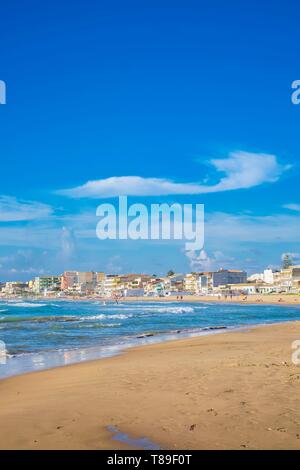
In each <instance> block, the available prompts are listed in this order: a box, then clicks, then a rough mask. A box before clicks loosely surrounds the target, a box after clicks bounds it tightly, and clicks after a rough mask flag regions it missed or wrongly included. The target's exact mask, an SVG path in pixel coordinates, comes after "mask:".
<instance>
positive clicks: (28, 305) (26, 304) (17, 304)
mask: <svg viewBox="0 0 300 470" xmlns="http://www.w3.org/2000/svg"><path fill="white" fill-rule="evenodd" d="M10 306H11V307H22V308H37V307H46V306H47V304H36V303H34V304H33V303H29V302H14V303H13V302H12V303H11V304H10Z"/></svg>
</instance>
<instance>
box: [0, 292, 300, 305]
mask: <svg viewBox="0 0 300 470" xmlns="http://www.w3.org/2000/svg"><path fill="white" fill-rule="evenodd" d="M2 300H3V301H4V302H7V301H16V300H20V301H38V302H40V301H55V302H56V301H58V302H60V301H61V302H64V301H65V302H105V303H107V304H110V303H112V304H115V303H120V304H121V303H122V302H132V303H135V302H153V303H156V302H162V303H163V302H166V303H168V302H174V303H181V302H184V303H189V302H190V303H202V302H203V303H220V304H240V305H285V306H291V305H295V306H297V305H299V306H300V294H248V295H247V296H246V295H233V297H232V298H230V296H227V298H225V296H218V295H203V296H198V295H186V296H183V298H182V299H178V298H177V297H176V296H166V297H120V298H118V299H117V301H116V299H113V298H107V297H94V296H84V297H80V296H66V297H51V296H47V297H43V296H41V297H39V296H38V297H36V296H33V297H26V296H24V297H18V296H8V297H7V296H6V297H0V302H1V301H2Z"/></svg>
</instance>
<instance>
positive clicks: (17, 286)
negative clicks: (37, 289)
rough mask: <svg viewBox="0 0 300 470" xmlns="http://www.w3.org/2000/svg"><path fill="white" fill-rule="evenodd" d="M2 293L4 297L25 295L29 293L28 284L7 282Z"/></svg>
mask: <svg viewBox="0 0 300 470" xmlns="http://www.w3.org/2000/svg"><path fill="white" fill-rule="evenodd" d="M1 293H2V294H3V295H24V294H28V293H29V287H28V282H19V281H9V282H5V283H4V285H3V287H2V291H1Z"/></svg>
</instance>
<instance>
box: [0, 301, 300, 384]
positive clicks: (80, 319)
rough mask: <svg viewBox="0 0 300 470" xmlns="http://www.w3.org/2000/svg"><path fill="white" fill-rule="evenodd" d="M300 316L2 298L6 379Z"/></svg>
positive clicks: (250, 309) (1, 365) (299, 309)
mask: <svg viewBox="0 0 300 470" xmlns="http://www.w3.org/2000/svg"><path fill="white" fill-rule="evenodd" d="M299 319H300V306H297V305H295V306H293V305H291V306H285V305H264V304H256V305H254V304H253V305H250V304H236V303H234V304H230V303H221V302H216V303H215V302H211V303H209V302H208V303H207V302H205V303H204V302H197V303H195V302H188V301H184V302H168V301H161V302H160V301H147V302H132V303H130V302H122V301H120V302H119V303H115V302H102V301H94V300H91V301H87V300H84V301H73V300H72V301H68V300H38V301H37V300H22V299H17V300H9V301H7V300H1V301H0V378H4V377H9V376H12V375H18V374H23V373H27V372H32V371H38V370H42V369H47V368H52V367H58V366H63V365H66V364H72V363H76V362H81V361H86V360H92V359H98V358H105V357H110V356H113V355H116V354H122V353H124V351H125V350H126V349H127V348H129V347H132V346H136V345H142V344H151V343H155V342H162V341H168V340H173V339H179V338H183V337H189V336H198V335H206V334H216V333H222V332H226V331H230V330H236V329H245V328H246V329H247V328H248V327H249V326H251V325H262V324H271V323H278V322H286V321H293V320H299Z"/></svg>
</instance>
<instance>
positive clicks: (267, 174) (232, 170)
mask: <svg viewBox="0 0 300 470" xmlns="http://www.w3.org/2000/svg"><path fill="white" fill-rule="evenodd" d="M208 163H209V164H210V166H211V167H212V168H214V170H215V172H217V173H218V174H220V175H219V181H218V182H217V183H216V184H211V185H209V184H201V183H177V182H174V181H171V180H168V179H162V178H143V177H141V176H113V177H110V178H106V179H100V180H94V181H88V182H87V183H85V184H83V185H81V186H77V187H75V188H70V189H62V190H59V191H56V193H57V194H60V195H63V196H67V197H70V198H108V197H115V196H122V195H127V196H165V195H172V194H173V195H174V194H179V195H180V194H182V195H183V194H205V193H215V192H221V191H229V190H234V189H246V188H252V187H254V186H258V185H260V184H262V183H274V182H275V181H277V180H278V179H279V178H280V176H281V175H282V173H283V172H284V171H286V170H287V169H289V168H290V166H289V165H281V164H279V163H278V161H277V158H276V156H275V155H271V154H263V153H250V152H242V151H238V152H232V153H230V154H229V156H228V158H225V159H211V160H210V161H209V162H208ZM215 176H216V175H214V177H215Z"/></svg>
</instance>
